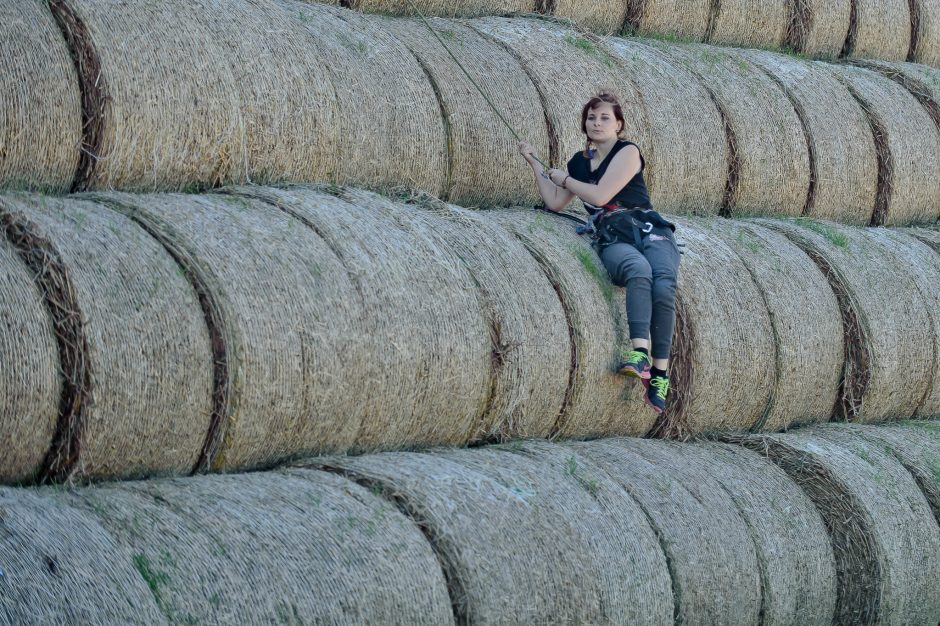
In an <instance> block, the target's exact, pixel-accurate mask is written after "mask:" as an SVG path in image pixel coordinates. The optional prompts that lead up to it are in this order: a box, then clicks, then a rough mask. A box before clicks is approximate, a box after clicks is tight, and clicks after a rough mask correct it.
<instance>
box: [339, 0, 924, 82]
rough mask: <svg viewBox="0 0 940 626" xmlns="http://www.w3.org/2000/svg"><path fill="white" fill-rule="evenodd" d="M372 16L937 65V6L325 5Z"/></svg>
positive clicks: (405, 0) (520, 1)
mask: <svg viewBox="0 0 940 626" xmlns="http://www.w3.org/2000/svg"><path fill="white" fill-rule="evenodd" d="M326 3H327V4H333V5H341V6H346V7H351V8H354V9H359V10H361V11H368V12H374V13H385V14H392V15H415V14H416V12H420V13H421V14H423V15H434V16H439V17H480V16H484V15H508V14H518V13H536V12H537V13H542V14H545V15H551V16H555V17H557V18H561V19H562V20H567V21H570V22H573V23H574V24H576V25H577V26H578V27H580V28H583V29H587V30H589V31H593V32H597V33H600V34H604V35H611V34H614V35H616V34H620V33H621V32H627V33H637V34H641V35H652V36H660V37H664V38H667V39H675V38H678V39H686V40H692V41H699V42H707V43H713V44H723V45H732V46H740V47H748V48H789V49H791V50H794V51H796V52H799V53H801V54H805V55H807V56H813V57H823V58H836V57H849V58H869V59H883V60H887V61H905V60H906V61H915V62H917V63H925V64H929V65H934V66H940V14H938V9H940V5H938V4H937V2H936V0H913V1H911V2H905V1H904V0H888V1H886V0H772V1H770V2H767V1H764V0H761V1H757V0H722V1H721V2H715V1H714V0H693V1H691V2H676V1H675V0H604V1H603V2H599V1H597V0H549V1H545V0H461V1H460V2H441V1H440V0H413V1H412V0H326Z"/></svg>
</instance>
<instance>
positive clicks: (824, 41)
mask: <svg viewBox="0 0 940 626" xmlns="http://www.w3.org/2000/svg"><path fill="white" fill-rule="evenodd" d="M851 14H852V2H851V1H850V0H792V9H791V18H790V27H789V31H788V32H787V38H786V42H785V45H786V46H787V47H789V48H791V49H793V50H795V51H796V52H799V53H802V54H806V55H808V56H811V57H816V58H827V59H834V58H836V57H838V56H839V53H840V52H841V51H842V48H843V46H844V44H845V39H846V36H847V34H848V30H849V22H850V19H851Z"/></svg>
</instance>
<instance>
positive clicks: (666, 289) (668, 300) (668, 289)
mask: <svg viewBox="0 0 940 626" xmlns="http://www.w3.org/2000/svg"><path fill="white" fill-rule="evenodd" d="M675 301H676V279H675V277H674V276H669V275H667V276H657V277H656V278H655V279H653V302H654V303H657V304H667V305H672V306H675Z"/></svg>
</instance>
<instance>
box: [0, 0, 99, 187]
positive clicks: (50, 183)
mask: <svg viewBox="0 0 940 626" xmlns="http://www.w3.org/2000/svg"><path fill="white" fill-rule="evenodd" d="M0 42H3V44H2V46H0V93H3V94H4V104H3V107H2V109H0V137H3V148H2V149H0V187H3V188H11V189H17V188H18V189H38V190H46V191H51V192H60V193H61V192H65V191H68V190H69V188H70V187H71V186H72V179H73V178H74V176H75V170H76V168H77V167H78V160H79V148H80V147H81V143H82V108H81V97H80V93H79V90H78V80H77V78H76V73H75V65H74V64H73V63H72V59H71V58H70V57H69V49H68V47H67V46H66V44H65V40H64V39H63V37H62V32H61V31H60V30H59V27H58V26H57V25H56V22H55V20H54V19H53V16H52V13H50V11H49V7H48V6H46V3H44V2H37V1H36V0H16V1H11V2H4V3H3V6H0Z"/></svg>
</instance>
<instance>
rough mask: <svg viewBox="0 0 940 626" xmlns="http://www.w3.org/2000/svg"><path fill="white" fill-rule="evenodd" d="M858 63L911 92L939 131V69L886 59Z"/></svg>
mask: <svg viewBox="0 0 940 626" xmlns="http://www.w3.org/2000/svg"><path fill="white" fill-rule="evenodd" d="M858 64H859V65H863V66H864V67H867V68H869V69H872V70H875V71H876V72H878V73H880V74H882V75H884V76H886V77H888V78H890V79H891V80H893V81H894V82H896V83H898V84H899V85H901V86H902V87H904V88H905V89H907V90H908V91H909V92H911V95H913V96H914V97H915V98H917V101H918V102H920V104H921V106H922V107H924V108H925V109H926V110H927V114H928V115H930V118H931V119H932V120H933V121H934V124H936V125H937V130H938V131H940V69H936V68H933V67H927V66H926V65H920V64H917V63H889V62H887V61H859V62H858Z"/></svg>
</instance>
